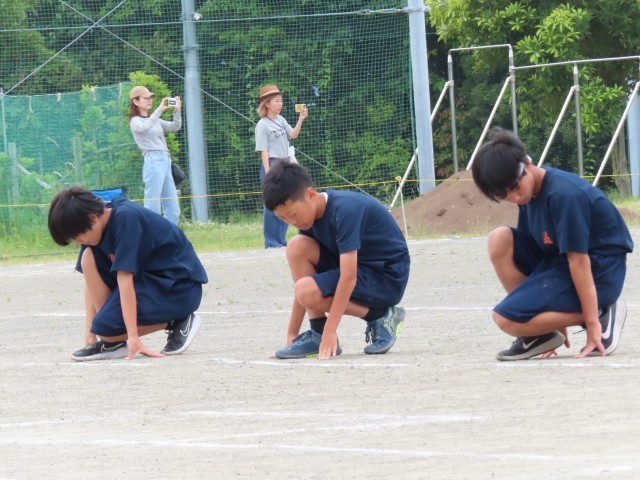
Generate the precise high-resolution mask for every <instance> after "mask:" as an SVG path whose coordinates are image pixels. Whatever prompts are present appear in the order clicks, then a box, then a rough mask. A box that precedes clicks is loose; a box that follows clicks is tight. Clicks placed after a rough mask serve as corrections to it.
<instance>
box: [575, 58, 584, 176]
mask: <svg viewBox="0 0 640 480" xmlns="http://www.w3.org/2000/svg"><path fill="white" fill-rule="evenodd" d="M573 86H574V87H576V89H575V93H574V96H575V103H576V144H577V145H578V175H580V176H581V177H582V176H584V159H583V155H582V119H581V118H580V117H581V113H580V79H579V78H578V65H574V66H573Z"/></svg>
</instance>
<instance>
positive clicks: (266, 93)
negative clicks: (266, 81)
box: [258, 85, 282, 102]
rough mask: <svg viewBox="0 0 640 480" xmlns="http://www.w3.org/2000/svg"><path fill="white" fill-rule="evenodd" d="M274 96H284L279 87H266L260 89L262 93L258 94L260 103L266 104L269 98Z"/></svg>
mask: <svg viewBox="0 0 640 480" xmlns="http://www.w3.org/2000/svg"><path fill="white" fill-rule="evenodd" d="M274 95H282V92H281V91H280V90H279V89H278V86H277V85H265V86H264V87H262V88H261V89H260V93H259V94H258V101H259V102H264V101H265V100H267V99H268V98H269V97H272V96H274Z"/></svg>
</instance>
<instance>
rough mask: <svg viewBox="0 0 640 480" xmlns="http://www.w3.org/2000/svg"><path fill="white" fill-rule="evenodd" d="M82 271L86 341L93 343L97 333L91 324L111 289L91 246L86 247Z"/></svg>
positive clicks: (81, 262)
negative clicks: (102, 275) (99, 267)
mask: <svg viewBox="0 0 640 480" xmlns="http://www.w3.org/2000/svg"><path fill="white" fill-rule="evenodd" d="M80 264H81V266H82V273H83V276H84V285H85V288H84V303H85V331H84V343H85V345H91V344H93V343H95V342H96V340H97V338H96V335H95V334H93V333H91V324H92V323H93V317H95V316H96V313H97V312H98V310H100V309H101V308H102V306H103V305H104V302H106V301H107V298H109V295H110V294H111V290H110V289H109V287H107V285H105V283H104V282H103V281H102V277H101V276H100V273H99V272H98V268H97V267H96V261H95V258H94V256H93V251H92V250H91V249H90V248H87V249H85V251H84V252H83V254H82V260H81V261H80Z"/></svg>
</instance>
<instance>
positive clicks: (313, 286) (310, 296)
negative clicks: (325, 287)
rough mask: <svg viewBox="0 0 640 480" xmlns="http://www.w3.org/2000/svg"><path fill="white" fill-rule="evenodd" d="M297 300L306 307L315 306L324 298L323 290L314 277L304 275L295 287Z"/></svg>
mask: <svg viewBox="0 0 640 480" xmlns="http://www.w3.org/2000/svg"><path fill="white" fill-rule="evenodd" d="M294 294H295V297H296V300H298V302H300V304H301V305H303V306H304V307H306V308H309V307H313V306H314V305H315V304H316V303H318V302H321V301H322V300H323V297H322V292H321V291H320V288H319V287H318V284H317V283H316V282H315V280H314V279H313V278H312V277H303V278H301V279H300V280H298V281H297V282H296V284H295V287H294Z"/></svg>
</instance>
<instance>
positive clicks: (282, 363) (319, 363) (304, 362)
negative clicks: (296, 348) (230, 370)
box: [213, 357, 415, 368]
mask: <svg viewBox="0 0 640 480" xmlns="http://www.w3.org/2000/svg"><path fill="white" fill-rule="evenodd" d="M213 362H214V363H221V364H228V365H265V366H269V367H287V368H290V367H323V368H328V367H332V368H333V367H343V368H402V367H412V366H415V365H413V364H408V363H346V362H345V363H342V362H327V361H324V360H317V359H315V358H313V359H300V360H296V361H291V360H289V361H287V360H240V359H236V358H221V357H214V358H213Z"/></svg>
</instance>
